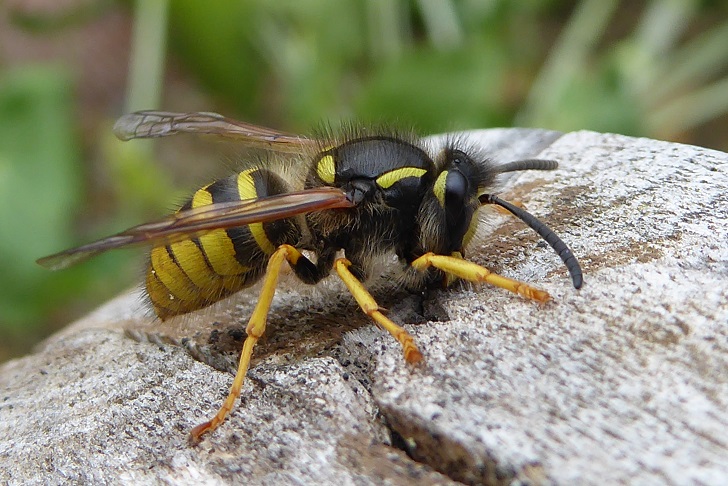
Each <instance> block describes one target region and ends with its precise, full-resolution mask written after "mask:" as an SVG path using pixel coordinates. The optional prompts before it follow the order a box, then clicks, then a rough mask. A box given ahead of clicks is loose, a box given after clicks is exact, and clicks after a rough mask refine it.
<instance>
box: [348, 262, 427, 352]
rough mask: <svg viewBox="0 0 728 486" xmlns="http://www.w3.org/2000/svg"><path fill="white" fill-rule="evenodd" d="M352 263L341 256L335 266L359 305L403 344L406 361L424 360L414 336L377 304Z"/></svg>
mask: <svg viewBox="0 0 728 486" xmlns="http://www.w3.org/2000/svg"><path fill="white" fill-rule="evenodd" d="M350 265H351V262H350V261H349V260H347V259H346V258H339V259H337V260H336V262H335V263H334V268H335V269H336V273H338V274H339V277H341V280H343V281H344V284H345V285H346V287H347V288H348V289H349V292H351V295H353V296H354V299H356V302H357V303H358V304H359V307H361V309H362V310H363V311H364V312H365V313H366V315H368V316H369V317H371V318H372V319H374V321H376V323H377V324H378V325H379V326H381V327H382V328H383V329H385V330H386V331H387V332H389V334H391V335H392V336H394V338H395V339H396V340H397V341H399V343H400V344H401V345H402V350H403V351H404V359H405V361H407V362H408V363H411V364H414V363H417V362H419V361H422V353H420V350H419V349H417V346H416V345H415V341H414V339H413V338H412V336H410V334H409V333H408V332H407V331H405V330H404V329H402V328H401V327H399V326H398V325H397V324H395V323H394V322H392V321H391V320H389V319H387V318H386V317H385V316H384V314H382V313H381V311H380V310H379V305H377V302H376V301H375V300H374V297H372V294H370V293H369V292H368V291H367V289H366V288H365V287H364V285H363V284H362V283H361V282H360V281H359V279H357V278H356V277H355V276H354V275H353V274H352V273H351V271H350V270H349V266H350Z"/></svg>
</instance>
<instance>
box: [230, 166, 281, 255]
mask: <svg viewBox="0 0 728 486" xmlns="http://www.w3.org/2000/svg"><path fill="white" fill-rule="evenodd" d="M257 170H258V169H248V170H245V171H243V172H241V173H240V174H238V193H240V199H253V198H256V197H258V192H257V191H256V190H255V181H254V180H253V176H252V174H253V172H255V171H257ZM248 229H249V230H250V234H252V235H253V238H254V239H255V242H256V243H257V244H258V246H259V247H260V249H261V250H263V252H265V254H266V255H271V254H273V252H274V251H276V247H275V245H273V243H271V241H270V240H269V239H268V235H266V234H265V230H264V229H263V223H251V224H249V225H248Z"/></svg>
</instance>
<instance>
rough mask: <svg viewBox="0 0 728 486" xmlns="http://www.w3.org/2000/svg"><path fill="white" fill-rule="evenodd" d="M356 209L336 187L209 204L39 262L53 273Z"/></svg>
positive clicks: (179, 212) (41, 259) (135, 227)
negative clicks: (101, 257)
mask: <svg viewBox="0 0 728 486" xmlns="http://www.w3.org/2000/svg"><path fill="white" fill-rule="evenodd" d="M353 206H354V205H353V203H351V202H349V201H348V200H347V199H346V195H345V194H344V192H342V191H341V190H340V189H337V188H335V187H321V188H316V189H308V190H305V191H298V192H291V193H288V194H279V195H275V196H267V197H262V198H257V199H244V200H241V201H232V202H224V203H215V204H209V205H206V206H200V207H198V208H194V209H188V210H185V211H178V212H177V213H175V214H172V215H170V216H168V217H166V218H163V219H160V220H158V221H152V222H150V223H144V224H141V225H139V226H134V227H133V228H129V229H128V230H126V231H122V232H121V233H117V234H115V235H113V236H109V237H106V238H103V239H101V240H98V241H94V242H93V243H89V244H87V245H83V246H79V247H77V248H71V249H70V250H65V251H62V252H60V253H56V254H55V255H50V256H47V257H44V258H40V259H39V260H38V261H37V262H38V264H39V265H41V266H43V267H45V268H48V269H50V270H60V269H63V268H67V267H69V266H71V265H74V264H76V263H79V262H81V261H84V260H86V259H88V258H91V257H93V256H95V255H98V254H99V253H103V252H105V251H108V250H113V249H115V248H127V247H131V246H138V245H149V246H158V245H166V244H170V243H174V242H177V241H182V240H186V239H190V238H197V237H199V236H201V235H203V234H205V233H208V232H210V231H213V230H216V229H227V228H234V227H236V226H243V225H246V224H251V223H264V222H267V221H274V220H277V219H284V218H290V217H292V216H296V215H298V214H304V213H309V212H312V211H320V210H322V209H333V208H349V207H353Z"/></svg>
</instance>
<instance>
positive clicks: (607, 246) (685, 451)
mask: <svg viewBox="0 0 728 486" xmlns="http://www.w3.org/2000/svg"><path fill="white" fill-rule="evenodd" d="M467 136H468V137H470V138H472V139H473V140H474V141H478V143H483V144H487V146H488V147H490V148H491V149H492V150H493V154H494V157H495V158H496V159H498V160H502V161H504V162H506V161H509V160H513V159H517V158H522V157H532V156H538V157H541V158H553V159H556V160H558V161H560V163H561V167H560V169H559V170H557V171H553V172H529V173H522V174H517V175H515V176H513V177H511V178H510V179H508V180H507V181H505V183H504V185H503V188H502V191H501V192H500V194H501V195H502V197H504V198H506V199H509V200H517V201H520V202H522V203H523V204H525V206H526V207H527V208H528V210H529V211H530V212H531V213H533V214H534V215H536V216H538V217H539V218H540V219H541V220H542V221H544V222H545V223H547V224H548V225H549V226H550V227H552V228H553V229H554V230H555V231H556V232H557V233H558V234H559V235H560V236H561V237H562V238H563V239H564V240H565V241H566V242H567V243H568V244H569V245H570V246H571V248H572V249H573V250H574V253H575V254H576V255H577V257H579V259H580V261H581V263H582V266H583V268H584V273H585V285H584V287H583V288H582V289H581V290H579V291H577V290H575V289H573V287H571V283H570V280H569V279H568V275H567V274H566V270H565V269H564V267H563V265H562V263H561V261H560V260H559V259H558V257H557V256H556V255H555V254H554V253H553V251H552V250H551V249H550V248H548V247H547V246H544V245H543V244H542V243H541V242H540V241H539V238H538V236H537V235H536V234H535V233H534V232H533V231H531V230H530V229H528V228H526V227H525V226H524V225H523V224H522V223H521V222H519V221H518V220H516V219H515V218H512V217H509V216H507V215H504V214H500V213H498V212H495V211H493V212H489V213H488V214H487V215H486V216H487V217H488V218H489V221H488V224H486V225H485V226H486V227H489V228H490V229H491V231H490V232H489V233H487V234H485V235H484V236H483V238H482V239H480V240H478V241H477V242H476V243H475V244H473V245H472V247H471V248H470V249H469V252H468V255H467V257H468V258H469V259H471V260H473V261H475V262H477V263H480V264H482V265H484V266H486V267H488V268H490V269H492V270H494V271H496V272H498V273H501V274H503V275H505V276H508V277H512V278H516V279H519V280H523V281H527V282H529V283H532V284H534V285H535V286H537V287H539V288H543V289H545V290H548V291H549V292H550V293H551V295H552V297H553V300H552V301H551V302H548V303H546V304H543V305H539V304H536V303H533V302H529V301H526V300H525V299H522V298H520V297H518V296H515V295H511V294H509V293H508V292H506V291H503V290H501V289H496V288H492V287H487V286H473V285H465V286H463V287H462V288H460V289H456V290H448V291H436V292H431V293H429V294H428V295H422V296H420V295H409V294H402V293H400V292H396V291H393V290H392V289H387V287H386V283H385V284H382V285H381V286H376V287H375V289H376V290H375V291H374V293H375V295H376V296H377V298H378V299H379V301H380V303H381V304H382V305H383V306H384V307H387V308H388V309H390V312H389V315H390V317H392V318H393V319H394V320H395V321H398V322H402V323H406V324H405V327H406V329H407V330H408V331H409V332H411V333H412V334H413V335H414V336H415V338H416V340H417V343H418V345H419V347H420V349H421V350H422V351H423V353H424V356H425V364H424V365H422V366H418V367H411V366H407V365H406V364H405V363H404V360H403V359H402V356H401V348H400V347H399V345H398V344H397V343H396V342H394V340H393V339H392V338H391V337H390V336H389V335H387V334H386V333H384V332H382V331H380V330H378V329H377V328H376V327H375V326H374V325H373V324H372V323H371V322H369V320H368V318H366V316H364V315H363V313H361V311H359V310H358V308H357V307H356V305H355V304H354V303H353V302H352V299H350V298H349V297H348V296H347V295H346V294H345V293H344V292H343V290H342V287H341V285H340V284H339V283H338V282H336V281H335V279H333V278H332V279H328V280H327V281H326V282H325V283H324V284H323V285H321V286H319V287H317V288H308V287H306V286H302V285H300V284H298V285H297V284H296V283H295V280H294V279H293V278H288V279H284V280H286V281H284V282H283V283H282V284H281V289H280V291H279V292H278V293H277V294H276V298H275V299H274V302H273V309H272V311H271V315H270V318H269V325H268V329H267V331H266V338H265V339H264V340H263V341H262V342H261V343H260V344H259V346H258V347H257V348H256V351H255V357H254V361H253V365H252V368H251V370H250V372H249V375H248V378H247V379H246V384H245V386H244V388H243V393H242V398H241V400H240V402H239V403H238V404H237V406H236V408H235V409H234V411H233V413H232V414H231V416H230V417H229V418H228V420H227V421H226V422H225V423H224V424H223V425H222V426H221V427H220V428H219V429H218V430H216V431H215V432H213V433H212V434H210V435H208V436H205V438H204V439H203V441H202V442H201V443H200V444H199V445H197V446H190V445H189V444H188V443H187V434H188V432H189V430H190V429H191V428H192V427H193V426H194V425H196V424H197V423H199V422H201V421H204V420H205V419H207V418H209V417H210V416H211V415H212V414H214V413H215V411H216V410H217V408H218V406H219V405H220V404H221V402H222V400H223V399H224V397H225V396H226V394H227V391H228V387H229V385H230V383H231V381H232V375H231V374H230V371H231V370H234V368H235V366H236V361H237V354H238V353H239V350H240V346H241V343H242V339H243V337H244V326H245V323H246V320H247V317H248V316H249V315H250V311H251V309H252V306H253V305H254V303H255V299H256V295H257V291H258V289H257V288H256V287H254V288H251V289H249V290H246V291H243V292H241V293H239V294H237V295H235V296H233V297H231V298H230V299H228V300H227V301H225V302H223V303H221V304H219V305H217V306H215V307H213V308H212V309H207V310H203V311H200V312H197V313H194V314H191V315H189V316H185V317H182V318H178V319H174V320H172V321H168V322H165V323H160V322H158V321H155V320H154V319H151V318H149V317H148V312H146V311H145V307H144V305H143V304H142V303H141V301H140V299H139V298H138V296H137V295H136V293H134V292H131V293H128V294H125V295H122V296H120V297H118V298H117V299H115V300H113V301H111V302H110V303H108V304H106V305H105V306H103V307H102V308H100V309H99V310H97V311H96V312H94V313H92V314H91V315H89V316H88V317H87V318H85V319H82V320H81V321H78V322H76V323H74V324H72V325H71V326H69V327H68V328H66V329H65V330H63V331H62V332H60V333H59V334H57V335H56V336H54V337H52V338H50V339H49V340H47V341H46V343H44V345H43V346H42V347H40V348H39V349H38V351H37V352H36V353H35V354H33V355H30V356H27V357H24V358H21V359H18V360H14V361H12V362H9V363H6V364H5V365H4V366H3V367H2V368H0V388H1V389H2V399H1V400H0V435H1V436H2V437H3V439H1V440H0V480H2V481H4V482H5V481H7V482H10V483H15V484H20V483H36V484H38V483H43V484H47V483H51V484H54V483H64V482H72V483H95V484H96V483H134V484H139V483H140V484H145V483H146V484H150V483H160V482H161V483H169V484H199V483H208V484H216V483H238V484H273V483H276V484H309V483H314V482H318V483H322V484H331V483H338V484H382V483H389V484H411V483H414V482H417V483H422V484H447V483H450V482H453V481H461V482H465V483H470V484H574V483H578V484H620V483H630V484H720V483H722V482H725V480H726V478H728V440H727V439H726V433H725V431H726V430H728V418H727V417H728V414H726V413H725V411H726V410H727V409H728V337H727V336H728V224H726V221H728V155H726V154H724V153H719V152H715V151H711V150H707V149H702V148H698V147H691V146H685V145H679V144H674V143H665V142H658V141H654V140H647V139H635V138H630V137H625V136H618V135H605V134H597V133H592V132H576V133H570V134H566V135H563V136H561V135H560V134H558V133H556V132H546V131H538V130H516V129H506V130H484V131H476V132H470V133H468V134H467ZM434 143H437V142H436V141H433V144H434ZM405 451H406V453H407V454H405ZM438 471H439V472H438Z"/></svg>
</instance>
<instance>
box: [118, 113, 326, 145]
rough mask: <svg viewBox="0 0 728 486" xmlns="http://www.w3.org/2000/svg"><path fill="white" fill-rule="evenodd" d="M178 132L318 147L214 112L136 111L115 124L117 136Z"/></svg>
mask: <svg viewBox="0 0 728 486" xmlns="http://www.w3.org/2000/svg"><path fill="white" fill-rule="evenodd" d="M177 133H199V134H207V135H217V136H220V137H225V138H230V139H234V140H238V141H240V142H243V143H245V144H246V145H248V146H250V147H253V148H258V149H264V150H271V151H276V152H285V153H300V152H301V151H302V150H304V149H311V148H317V147H319V146H320V143H319V141H317V140H316V139H312V138H307V137H302V136H298V135H293V134H290V133H285V132H281V131H278V130H274V129H272V128H266V127H261V126H258V125H253V124H251V123H245V122H241V121H238V120H234V119H232V118H227V117H224V116H222V115H219V114H217V113H208V112H196V113H173V112H167V111H137V112H135V113H129V114H128V115H123V116H122V117H121V118H119V119H118V120H117V121H116V124H115V125H114V134H115V135H116V137H117V138H119V139H120V140H124V141H126V140H132V139H134V138H159V137H168V136H170V135H175V134H177Z"/></svg>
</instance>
